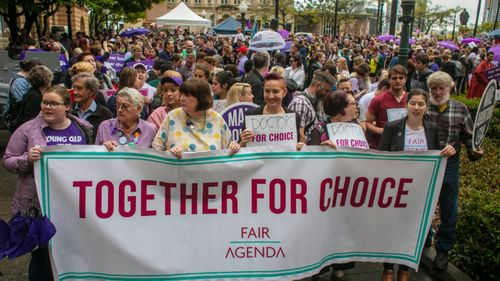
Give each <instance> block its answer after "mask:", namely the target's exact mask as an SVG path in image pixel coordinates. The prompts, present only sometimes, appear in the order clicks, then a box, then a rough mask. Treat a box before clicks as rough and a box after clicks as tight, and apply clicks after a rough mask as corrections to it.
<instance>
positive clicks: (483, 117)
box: [472, 80, 497, 149]
mask: <svg viewBox="0 0 500 281" xmlns="http://www.w3.org/2000/svg"><path fill="white" fill-rule="evenodd" d="M496 92H497V81H496V80H491V81H490V83H488V85H487V86H486V89H485V90H484V93H483V97H482V98H481V102H480V103H479V107H478V109H477V113H476V119H475V120H474V129H473V131H472V147H473V148H474V149H477V148H480V147H481V145H482V144H483V141H484V138H485V137H486V133H487V132H488V126H489V125H490V121H491V118H492V117H493V111H494V110H495V99H496Z"/></svg>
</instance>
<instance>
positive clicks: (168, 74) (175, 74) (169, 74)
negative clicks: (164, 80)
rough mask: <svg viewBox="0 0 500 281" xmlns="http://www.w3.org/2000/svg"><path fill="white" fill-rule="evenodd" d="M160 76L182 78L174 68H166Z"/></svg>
mask: <svg viewBox="0 0 500 281" xmlns="http://www.w3.org/2000/svg"><path fill="white" fill-rule="evenodd" d="M162 76H163V77H170V78H172V77H177V78H181V79H182V75H181V74H180V73H179V72H177V71H175V70H167V71H165V72H163V75H162Z"/></svg>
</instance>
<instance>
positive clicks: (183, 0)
mask: <svg viewBox="0 0 500 281" xmlns="http://www.w3.org/2000/svg"><path fill="white" fill-rule="evenodd" d="M181 1H182V2H184V3H186V4H187V3H189V1H188V0H181Z"/></svg>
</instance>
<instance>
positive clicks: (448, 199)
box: [436, 155, 460, 252]
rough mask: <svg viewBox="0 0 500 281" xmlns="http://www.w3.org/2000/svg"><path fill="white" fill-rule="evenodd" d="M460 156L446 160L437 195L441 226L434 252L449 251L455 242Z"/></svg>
mask: <svg viewBox="0 0 500 281" xmlns="http://www.w3.org/2000/svg"><path fill="white" fill-rule="evenodd" d="M459 174H460V156H459V155H455V156H452V157H450V158H448V162H447V164H446V171H445V173H444V179H443V186H442V188H441V193H440V194H439V208H440V210H441V224H440V225H439V228H438V232H437V234H436V238H437V243H436V250H438V251H442V252H448V251H450V250H451V249H452V248H453V246H454V245H455V243H456V242H457V215H458V188H459Z"/></svg>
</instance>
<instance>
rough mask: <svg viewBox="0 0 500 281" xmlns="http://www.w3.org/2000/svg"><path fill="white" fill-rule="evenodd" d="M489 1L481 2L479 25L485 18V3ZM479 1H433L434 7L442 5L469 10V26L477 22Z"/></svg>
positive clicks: (483, 0)
mask: <svg viewBox="0 0 500 281" xmlns="http://www.w3.org/2000/svg"><path fill="white" fill-rule="evenodd" d="M486 1H488V0H482V1H481V13H480V14H479V24H481V19H482V18H483V7H484V2H486ZM478 2H479V0H432V5H433V6H434V5H441V6H445V7H448V8H455V7H456V6H459V7H462V8H465V9H467V12H468V13H469V16H470V18H469V24H471V23H472V24H474V23H475V21H476V14H477V4H478ZM458 20H459V19H458V16H457V22H458Z"/></svg>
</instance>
